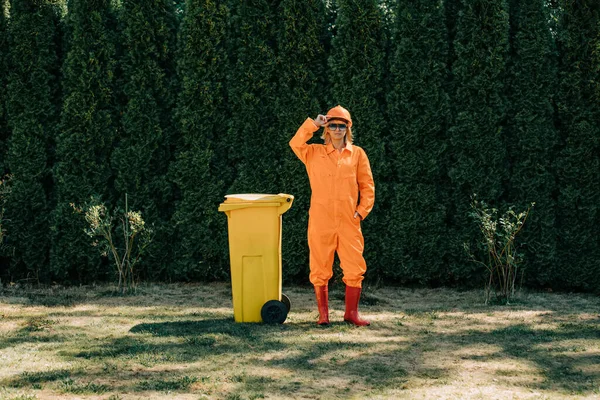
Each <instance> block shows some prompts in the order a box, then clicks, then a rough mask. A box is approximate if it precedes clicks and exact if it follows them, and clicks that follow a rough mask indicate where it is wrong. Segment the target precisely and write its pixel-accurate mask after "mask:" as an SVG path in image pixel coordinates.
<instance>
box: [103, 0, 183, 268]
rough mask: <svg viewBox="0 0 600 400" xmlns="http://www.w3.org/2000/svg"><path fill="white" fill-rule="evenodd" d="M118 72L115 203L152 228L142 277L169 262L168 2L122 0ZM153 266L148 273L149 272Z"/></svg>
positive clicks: (171, 33) (171, 29)
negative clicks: (119, 98)
mask: <svg viewBox="0 0 600 400" xmlns="http://www.w3.org/2000/svg"><path fill="white" fill-rule="evenodd" d="M119 24H120V35H119V40H120V44H121V46H122V54H121V56H120V68H121V69H122V80H121V84H122V90H123V93H122V94H123V100H124V105H123V106H122V107H123V108H122V116H121V119H120V130H119V135H118V138H117V141H116V145H115V150H114V151H113V153H112V157H111V161H112V167H113V169H114V174H115V189H116V193H117V196H118V199H119V200H118V204H124V201H125V194H127V195H128V199H129V207H130V208H131V209H135V210H140V211H141V213H142V215H144V219H145V220H146V223H148V224H150V225H153V226H154V228H153V229H154V232H155V233H154V234H155V238H154V240H153V241H152V243H151V244H150V245H149V247H148V250H147V253H148V256H147V259H146V262H142V264H141V267H142V268H144V269H143V271H142V273H144V274H147V275H148V274H149V275H152V274H158V273H160V272H161V270H163V269H165V268H166V264H167V263H169V262H170V258H171V254H170V251H171V248H172V247H171V245H170V243H169V240H168V225H167V221H168V219H169V217H170V214H172V213H171V211H170V210H169V207H170V204H171V201H170V200H171V193H172V190H171V187H170V184H169V182H168V180H167V169H168V165H169V161H170V157H171V151H170V135H171V133H172V132H173V130H172V120H171V114H172V109H173V104H174V101H173V97H174V92H175V90H173V89H174V87H173V84H174V80H173V78H174V66H173V58H174V50H175V40H176V34H175V14H174V8H173V2H172V1H170V0H152V1H149V0H124V1H123V2H122V5H121V8H120V10H119ZM150 268H151V269H150Z"/></svg>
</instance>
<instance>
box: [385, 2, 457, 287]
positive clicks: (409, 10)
mask: <svg viewBox="0 0 600 400" xmlns="http://www.w3.org/2000/svg"><path fill="white" fill-rule="evenodd" d="M394 37H395V41H394V43H395V45H394V46H393V48H392V57H391V61H390V66H391V68H390V80H391V83H392V87H391V89H390V90H389V95H388V115H389V119H390V121H391V122H392V123H391V124H390V128H389V136H390V139H389V148H390V154H392V155H393V157H392V161H391V164H392V168H393V175H392V176H393V179H392V180H393V182H395V184H394V190H393V195H392V196H391V200H390V204H391V208H390V211H389V217H388V221H389V222H388V223H389V228H390V232H393V240H394V246H393V247H390V250H389V252H388V256H389V257H390V264H393V265H394V266H395V267H394V269H392V270H390V271H388V273H389V274H390V275H391V276H393V277H394V278H396V279H399V280H402V281H417V282H421V283H426V282H440V281H443V280H444V279H445V276H444V275H445V274H444V265H445V262H444V259H445V255H446V254H445V252H446V251H447V249H446V247H445V243H446V240H447V239H446V230H445V218H446V215H445V206H444V202H445V200H446V198H445V196H444V193H443V191H442V190H441V185H440V183H441V182H442V180H443V179H442V177H443V174H444V169H443V163H442V162H441V161H442V160H443V159H444V157H445V156H446V129H447V125H448V122H449V115H450V109H449V104H448V95H447V94H446V92H445V90H444V84H445V81H446V79H447V69H446V62H447V57H448V41H447V39H446V30H445V19H444V7H443V2H441V1H434V2H432V1H430V0H418V1H412V2H399V3H398V7H397V9H396V26H395V30H394ZM394 122H396V123H394Z"/></svg>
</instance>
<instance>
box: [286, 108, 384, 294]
mask: <svg viewBox="0 0 600 400" xmlns="http://www.w3.org/2000/svg"><path fill="white" fill-rule="evenodd" d="M318 129H319V128H318V127H317V126H316V125H315V123H314V122H313V121H312V119H310V118H307V119H306V121H304V123H303V124H302V126H301V127H300V128H299V129H298V131H297V132H296V135H294V137H293V138H292V140H290V147H291V148H292V150H293V151H294V153H296V155H297V156H298V158H299V159H300V160H302V162H303V163H304V164H305V165H306V171H307V172H308V178H309V181H310V187H311V190H312V196H311V199H310V210H309V214H308V247H309V249H310V282H311V283H312V284H313V285H314V286H325V285H327V282H328V281H329V279H330V278H331V277H332V276H333V257H334V252H336V251H337V253H338V257H339V258H340V267H341V268H342V271H343V274H344V277H343V281H344V283H345V284H346V285H347V286H350V287H362V280H363V279H364V277H363V275H364V273H365V271H366V270H367V264H366V262H365V259H364V258H363V249H364V239H363V235H362V231H361V229H360V218H359V217H357V218H354V212H356V211H357V212H358V213H359V214H360V215H361V217H362V218H363V219H364V218H366V217H367V215H368V214H369V213H370V212H371V210H372V209H373V204H374V203H375V183H374V182H373V174H372V173H371V166H370V164H369V159H368V158H367V155H366V153H365V151H364V150H363V149H362V148H360V147H358V146H354V145H352V144H350V143H347V144H346V147H345V148H344V149H343V150H342V152H341V153H340V152H339V151H337V150H336V149H335V148H334V147H333V145H332V144H331V143H329V144H326V145H323V144H310V145H309V144H307V143H306V142H307V141H308V140H309V139H310V138H312V137H313V134H314V132H316V131H317V130H318ZM359 194H360V203H359Z"/></svg>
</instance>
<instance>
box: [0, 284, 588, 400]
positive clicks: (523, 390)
mask: <svg viewBox="0 0 600 400" xmlns="http://www.w3.org/2000/svg"><path fill="white" fill-rule="evenodd" d="M342 290H343V287H341V286H340V285H336V286H334V287H332V289H331V294H330V297H331V301H330V303H331V304H330V306H331V309H332V313H331V320H332V325H331V326H330V327H328V328H322V327H317V326H316V325H315V323H314V321H315V320H316V318H317V312H316V304H315V301H314V295H313V292H312V288H308V287H306V288H305V287H287V288H284V292H285V293H286V294H287V295H288V296H289V297H290V298H291V301H292V310H291V312H290V315H289V316H288V319H287V321H286V322H285V324H283V325H262V324H236V323H235V322H234V321H233V310H232V306H231V291H230V287H229V285H228V284H224V283H219V284H206V285H148V286H142V287H140V289H139V291H138V295H136V296H129V297H118V296H112V295H111V292H110V288H108V287H85V288H46V289H22V288H14V287H12V288H4V289H0V399H20V400H24V399H59V398H60V399H107V400H108V399H112V400H116V399H144V400H147V399H157V398H169V399H230V400H232V399H263V398H264V399H405V398H426V399H429V398H449V399H504V398H509V399H546V398H547V399H563V398H564V399H580V398H587V399H598V398H600V299H599V298H598V297H597V296H593V295H585V294H557V293H534V292H528V293H523V294H521V296H520V297H519V299H518V301H516V302H515V304H513V305H510V306H485V305H483V297H482V293H481V292H476V291H466V292H465V291H463V292H461V291H455V290H450V289H414V290H413V289H405V288H379V289H375V288H368V287H367V288H365V291H364V293H365V296H364V297H363V298H364V300H365V302H364V303H365V304H363V305H361V312H362V315H363V316H364V317H367V318H369V319H370V320H371V322H372V326H371V327H368V328H355V327H352V326H348V325H346V324H345V323H343V322H342V318H343V307H344V303H343V292H342Z"/></svg>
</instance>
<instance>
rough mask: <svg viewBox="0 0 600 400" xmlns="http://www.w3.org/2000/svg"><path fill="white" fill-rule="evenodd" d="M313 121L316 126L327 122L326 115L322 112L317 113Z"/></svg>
mask: <svg viewBox="0 0 600 400" xmlns="http://www.w3.org/2000/svg"><path fill="white" fill-rule="evenodd" d="M313 121H314V122H315V125H316V126H319V127H321V126H323V125H325V124H326V123H327V117H326V116H324V115H322V114H319V115H317V118H315V119H314V120H313Z"/></svg>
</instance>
